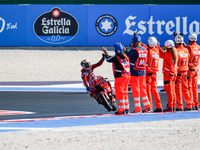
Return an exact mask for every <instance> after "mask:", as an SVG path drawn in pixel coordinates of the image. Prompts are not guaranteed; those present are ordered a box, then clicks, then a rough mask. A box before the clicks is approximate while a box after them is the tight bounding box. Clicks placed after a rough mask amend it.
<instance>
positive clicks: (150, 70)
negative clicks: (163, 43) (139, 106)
mask: <svg viewBox="0 0 200 150" xmlns="http://www.w3.org/2000/svg"><path fill="white" fill-rule="evenodd" d="M156 46H157V40H156V38H155V37H149V39H148V47H147V50H148V58H147V66H146V83H147V95H148V98H149V102H150V104H151V108H153V102H152V97H151V94H152V95H153V97H154V100H155V105H156V109H155V110H154V112H161V111H162V105H161V101H160V96H159V93H158V91H157V77H156V73H157V72H158V71H159V49H158V48H157V47H156Z"/></svg>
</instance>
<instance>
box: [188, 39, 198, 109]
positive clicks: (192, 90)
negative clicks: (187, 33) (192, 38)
mask: <svg viewBox="0 0 200 150" xmlns="http://www.w3.org/2000/svg"><path fill="white" fill-rule="evenodd" d="M187 48H188V51H189V54H190V58H189V64H188V67H189V70H188V87H189V94H190V99H191V100H193V102H192V105H193V106H195V107H198V106H199V102H198V87H197V85H198V66H199V58H200V46H199V45H198V44H197V43H196V42H194V43H192V44H191V45H188V46H187Z"/></svg>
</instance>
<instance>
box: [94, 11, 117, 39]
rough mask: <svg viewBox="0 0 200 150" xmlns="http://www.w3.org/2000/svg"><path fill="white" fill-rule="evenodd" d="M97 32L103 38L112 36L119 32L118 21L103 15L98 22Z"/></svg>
mask: <svg viewBox="0 0 200 150" xmlns="http://www.w3.org/2000/svg"><path fill="white" fill-rule="evenodd" d="M96 30H97V32H98V33H99V34H100V35H102V36H111V35H113V34H114V33H115V32H116V31H117V21H116V19H115V18H114V17H113V16H111V15H107V14H106V15H102V16H100V17H99V18H98V19H97V21H96Z"/></svg>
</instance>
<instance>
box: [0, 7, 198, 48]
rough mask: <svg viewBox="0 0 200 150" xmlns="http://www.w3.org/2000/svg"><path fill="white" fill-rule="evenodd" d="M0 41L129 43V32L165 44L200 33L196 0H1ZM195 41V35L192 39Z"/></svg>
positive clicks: (11, 43) (28, 43) (19, 43)
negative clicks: (30, 1) (38, 1)
mask: <svg viewBox="0 0 200 150" xmlns="http://www.w3.org/2000/svg"><path fill="white" fill-rule="evenodd" d="M0 9H1V12H0V40H1V42H0V46H112V45H113V44H114V43H116V42H121V43H122V44H123V45H125V46H128V45H129V44H130V42H131V40H132V37H133V33H134V32H137V33H138V34H139V35H140V36H141V37H142V42H143V43H145V44H147V38H148V37H149V36H155V37H156V38H157V39H158V41H159V42H160V45H161V46H164V42H165V41H166V40H168V39H172V40H173V39H174V37H173V33H174V32H176V33H180V32H182V33H183V35H184V40H185V42H186V44H188V35H189V33H191V32H195V33H196V34H197V35H199V34H200V29H199V23H200V14H199V13H197V12H198V10H199V9H200V5H0ZM197 43H198V44H200V42H199V41H197Z"/></svg>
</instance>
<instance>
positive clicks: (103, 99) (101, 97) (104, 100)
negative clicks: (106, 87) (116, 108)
mask: <svg viewBox="0 0 200 150" xmlns="http://www.w3.org/2000/svg"><path fill="white" fill-rule="evenodd" d="M99 98H100V99H101V101H102V104H103V105H104V107H105V108H106V109H107V110H108V111H112V110H113V106H112V105H111V104H110V103H109V101H108V100H107V98H106V96H105V95H104V94H103V93H102V94H100V95H99Z"/></svg>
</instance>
